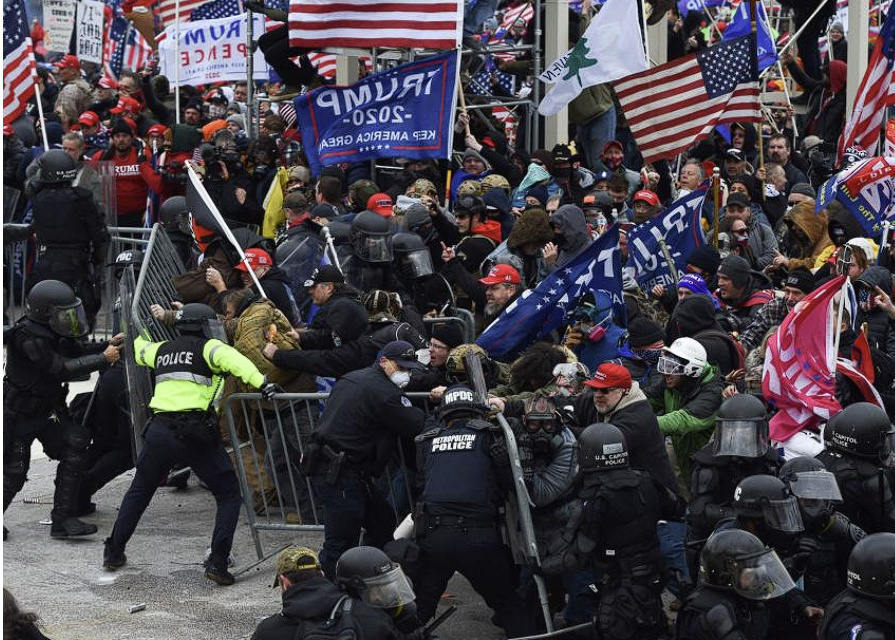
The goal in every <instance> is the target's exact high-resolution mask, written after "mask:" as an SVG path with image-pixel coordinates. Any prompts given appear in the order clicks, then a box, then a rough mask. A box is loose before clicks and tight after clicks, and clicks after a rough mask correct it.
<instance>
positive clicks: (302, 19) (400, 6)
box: [289, 0, 463, 49]
mask: <svg viewBox="0 0 895 640" xmlns="http://www.w3.org/2000/svg"><path fill="white" fill-rule="evenodd" d="M462 21H463V13H462V4H461V3H460V0H291V2H290V4H289V44H290V46H293V47H306V48H309V49H320V48H324V47H352V48H360V49H370V48H373V47H421V48H424V49H453V48H455V47H456V46H457V40H458V38H459V36H460V27H461V25H462Z"/></svg>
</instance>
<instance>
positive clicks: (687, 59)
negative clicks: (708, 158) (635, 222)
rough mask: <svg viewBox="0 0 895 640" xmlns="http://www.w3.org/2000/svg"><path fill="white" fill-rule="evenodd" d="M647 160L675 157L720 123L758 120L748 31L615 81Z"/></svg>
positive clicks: (756, 86)
mask: <svg viewBox="0 0 895 640" xmlns="http://www.w3.org/2000/svg"><path fill="white" fill-rule="evenodd" d="M613 86H614V87H615V92H616V95H617V96H618V99H619V102H620V103H621V105H622V108H623V109H624V112H625V118H627V121H628V125H629V126H630V127H631V132H632V133H633V134H634V139H635V140H636V141H637V146H638V147H639V148H640V152H641V154H643V159H644V161H645V162H651V161H653V160H659V159H661V158H673V157H674V156H676V155H677V154H679V153H682V152H683V151H685V150H687V149H688V148H690V147H691V146H693V145H694V144H696V143H697V142H699V141H700V140H702V139H703V138H705V137H707V136H708V135H709V133H711V131H712V129H713V128H714V127H715V126H716V125H719V124H730V123H732V122H760V120H761V111H760V104H759V94H760V88H759V83H758V71H757V64H756V57H755V44H754V37H753V36H752V35H748V36H744V37H742V38H735V39H733V40H728V41H725V42H721V43H719V44H717V45H715V46H713V47H710V48H708V49H705V50H703V51H700V52H698V53H694V54H690V55H688V56H684V57H683V58H679V59H677V60H673V61H672V62H669V63H667V64H663V65H661V66H658V67H654V68H652V69H649V70H647V71H643V72H641V73H637V74H634V75H632V76H628V77H626V78H623V79H622V80H619V81H618V82H615V83H613Z"/></svg>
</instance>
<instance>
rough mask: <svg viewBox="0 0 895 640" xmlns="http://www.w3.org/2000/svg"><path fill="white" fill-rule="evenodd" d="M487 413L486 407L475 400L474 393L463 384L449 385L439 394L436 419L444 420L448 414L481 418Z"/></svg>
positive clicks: (453, 417)
mask: <svg viewBox="0 0 895 640" xmlns="http://www.w3.org/2000/svg"><path fill="white" fill-rule="evenodd" d="M486 413H488V407H486V406H485V405H483V404H481V403H479V402H478V401H477V400H476V397H475V393H474V392H473V390H472V389H470V388H469V387H467V386H466V385H465V384H455V385H451V386H450V387H448V388H447V389H445V391H444V395H442V396H441V405H440V406H439V407H438V419H439V420H445V419H447V418H448V417H449V416H450V418H451V419H455V418H481V417H482V416H483V415H485V414H486Z"/></svg>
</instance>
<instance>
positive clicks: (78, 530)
mask: <svg viewBox="0 0 895 640" xmlns="http://www.w3.org/2000/svg"><path fill="white" fill-rule="evenodd" d="M98 530H99V529H97V527H96V525H95V524H88V523H86V522H82V521H81V520H78V519H77V518H75V517H74V516H71V517H68V518H62V517H58V516H56V515H55V511H54V515H53V526H52V527H50V537H52V538H74V537H77V536H90V535H93V534H94V533H96V532H97V531H98Z"/></svg>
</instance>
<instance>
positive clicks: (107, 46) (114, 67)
mask: <svg viewBox="0 0 895 640" xmlns="http://www.w3.org/2000/svg"><path fill="white" fill-rule="evenodd" d="M129 28H130V22H128V19H127V18H125V17H124V16H116V17H114V18H112V19H111V20H106V36H105V42H104V43H103V72H104V74H105V76H106V77H107V78H110V79H112V80H115V81H116V82H117V81H118V78H120V77H121V69H122V68H123V67H124V48H125V47H124V43H125V40H126V39H127V31H128V29H129Z"/></svg>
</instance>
